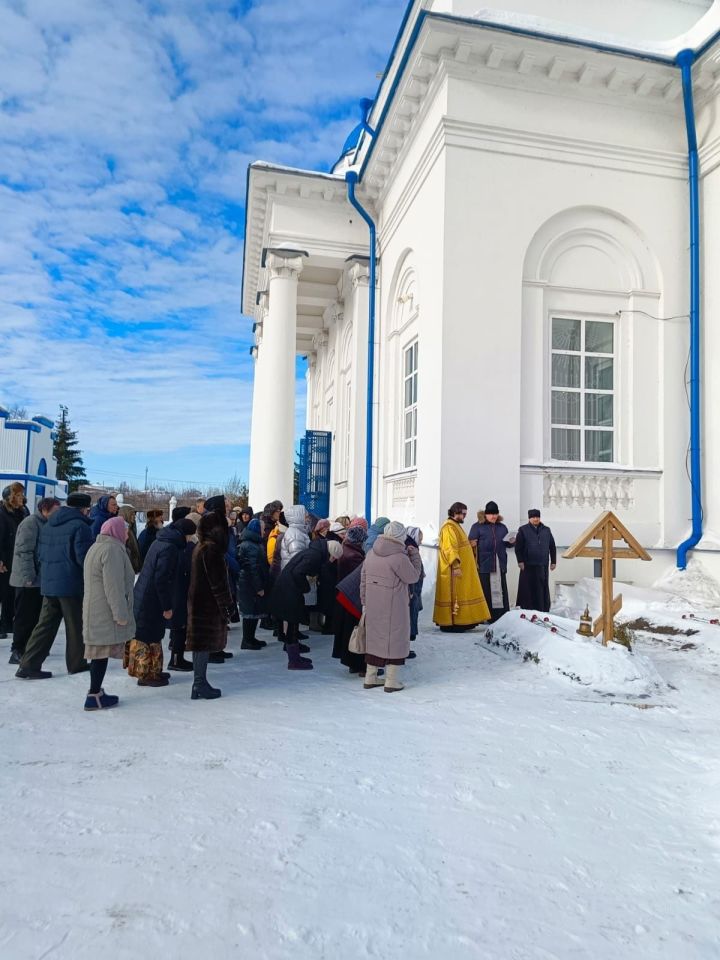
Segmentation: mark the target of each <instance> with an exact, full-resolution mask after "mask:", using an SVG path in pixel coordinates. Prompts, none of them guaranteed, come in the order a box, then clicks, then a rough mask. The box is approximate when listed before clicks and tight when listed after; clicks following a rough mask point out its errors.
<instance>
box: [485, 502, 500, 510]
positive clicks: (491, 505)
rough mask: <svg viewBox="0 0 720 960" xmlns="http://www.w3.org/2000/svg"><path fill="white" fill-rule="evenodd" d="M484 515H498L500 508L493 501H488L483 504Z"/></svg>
mask: <svg viewBox="0 0 720 960" xmlns="http://www.w3.org/2000/svg"><path fill="white" fill-rule="evenodd" d="M485 513H500V507H499V506H498V505H497V504H496V503H495V501H494V500H488V502H487V503H486V504H485Z"/></svg>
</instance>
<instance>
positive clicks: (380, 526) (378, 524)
mask: <svg viewBox="0 0 720 960" xmlns="http://www.w3.org/2000/svg"><path fill="white" fill-rule="evenodd" d="M389 523H390V519H389V517H378V518H377V520H376V521H375V523H374V524H373V525H372V526H371V527H370V529H369V530H368V538H367V540H366V541H365V553H369V552H370V550H372V545H373V544H374V543H375V541H376V540H377V538H378V537H379V536H380V534H381V533H382V532H383V530H384V529H385V527H386V526H387V525H388V524H389Z"/></svg>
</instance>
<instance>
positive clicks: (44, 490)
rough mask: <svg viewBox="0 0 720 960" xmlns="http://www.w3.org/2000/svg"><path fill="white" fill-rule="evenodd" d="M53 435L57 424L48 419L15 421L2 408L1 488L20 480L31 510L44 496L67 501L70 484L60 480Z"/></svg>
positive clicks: (0, 409)
mask: <svg viewBox="0 0 720 960" xmlns="http://www.w3.org/2000/svg"><path fill="white" fill-rule="evenodd" d="M54 435H55V424H54V423H53V422H52V420H48V418H47V417H33V418H32V420H15V419H13V418H12V417H11V416H10V411H9V410H7V409H6V408H5V407H2V406H0V486H2V487H5V486H7V484H9V483H12V482H13V481H14V480H19V481H20V483H22V484H23V485H24V486H25V495H26V497H27V502H28V506H29V507H30V508H33V507H34V506H35V504H36V503H37V502H38V500H41V499H42V498H43V497H57V498H58V499H59V500H65V499H67V494H68V485H67V483H66V481H65V480H58V479H57V462H56V460H55V458H54V457H53V439H54Z"/></svg>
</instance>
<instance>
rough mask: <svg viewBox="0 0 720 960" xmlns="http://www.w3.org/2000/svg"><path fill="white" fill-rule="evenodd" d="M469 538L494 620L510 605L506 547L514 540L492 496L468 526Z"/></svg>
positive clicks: (491, 620)
mask: <svg viewBox="0 0 720 960" xmlns="http://www.w3.org/2000/svg"><path fill="white" fill-rule="evenodd" d="M468 539H469V540H470V544H471V546H472V547H473V549H474V550H475V556H476V557H477V566H478V573H479V574H480V583H481V584H482V588H483V593H484V594H485V600H486V602H487V605H488V609H489V610H490V622H491V623H495V622H496V621H497V620H499V619H500V617H502V616H503V615H504V614H506V613H507V612H508V610H509V609H510V600H509V596H508V587H507V548H508V545H512V544H514V543H515V541H514V540H508V528H507V527H506V526H505V524H504V523H503V518H502V517H501V516H500V508H499V507H498V505H497V503H495V501H494V500H490V501H489V502H488V503H487V504H486V506H485V509H484V510H478V519H477V523H474V524H473V525H472V527H471V528H470V533H469V535H468Z"/></svg>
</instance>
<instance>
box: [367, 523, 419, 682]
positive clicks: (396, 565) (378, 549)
mask: <svg viewBox="0 0 720 960" xmlns="http://www.w3.org/2000/svg"><path fill="white" fill-rule="evenodd" d="M406 540H407V530H406V529H405V527H404V526H403V524H402V523H397V522H394V523H389V524H388V525H387V526H386V527H385V531H384V533H382V534H381V535H380V536H379V537H378V538H377V539H376V541H375V543H374V544H373V548H372V550H371V551H370V553H368V555H367V557H366V558H365V563H364V564H363V566H362V572H361V575H360V599H361V600H362V604H363V610H364V612H365V662H366V664H367V672H366V676H365V689H366V690H369V689H371V688H372V687H379V686H380V685H381V684H382V683H383V681H382V680H381V679H380V678H379V677H378V667H386V668H387V670H386V677H385V692H386V693H394V692H395V691H396V690H402V689H403V684H402V683H400V681H399V680H398V668H399V667H400V666H401V665H402V664H404V663H405V659H406V657H407V655H408V653H409V652H410V605H409V602H408V587H409V586H410V584H413V583H417V581H418V580H419V579H420V571H421V569H422V562H421V560H420V553H419V551H418V550H417V548H416V547H412V546H406Z"/></svg>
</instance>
